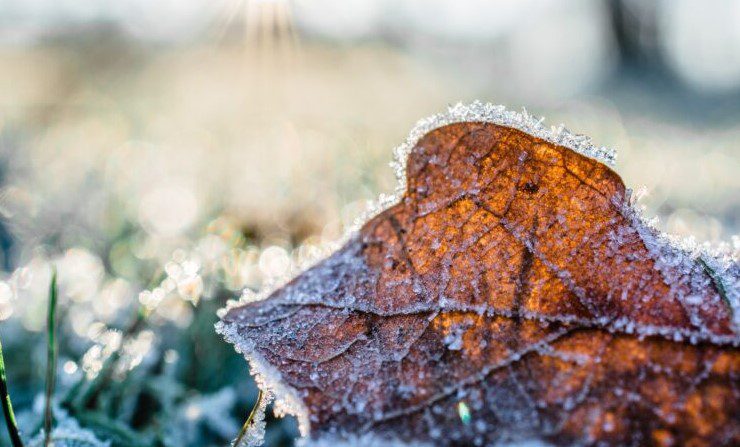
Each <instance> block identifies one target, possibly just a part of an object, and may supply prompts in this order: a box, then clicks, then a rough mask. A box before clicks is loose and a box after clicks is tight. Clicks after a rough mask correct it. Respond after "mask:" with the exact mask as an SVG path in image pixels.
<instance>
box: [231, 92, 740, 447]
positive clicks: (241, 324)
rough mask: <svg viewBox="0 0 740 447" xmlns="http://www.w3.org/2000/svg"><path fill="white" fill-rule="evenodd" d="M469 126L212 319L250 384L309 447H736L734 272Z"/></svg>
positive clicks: (603, 174) (550, 149)
mask: <svg viewBox="0 0 740 447" xmlns="http://www.w3.org/2000/svg"><path fill="white" fill-rule="evenodd" d="M474 107H488V106H481V105H475V106H474ZM489 110H490V109H489ZM495 111H499V109H495ZM502 113H504V112H502ZM505 113H509V112H505ZM502 116H504V117H506V116H509V117H511V116H514V115H511V114H510V113H509V115H502ZM472 118H473V119H471V120H469V121H464V122H457V123H451V124H447V125H443V126H441V127H437V128H434V129H433V130H431V131H429V132H428V133H426V134H425V135H423V136H422V137H421V138H418V139H417V140H414V139H413V138H412V146H413V148H412V149H411V153H410V155H409V159H408V163H407V166H406V173H405V174H406V175H405V177H406V179H407V185H406V190H405V193H404V194H403V196H402V197H400V198H399V200H398V202H397V203H396V204H395V205H393V206H391V207H389V208H387V209H386V210H384V211H382V212H380V213H379V214H377V215H376V216H375V217H373V218H372V219H371V220H369V221H368V222H367V223H366V224H365V225H364V226H363V227H362V228H361V229H360V230H359V232H358V233H357V234H355V235H354V236H353V237H352V238H351V239H350V240H349V242H347V243H346V244H345V245H344V246H343V247H342V248H341V249H339V250H338V251H337V252H336V253H334V254H333V255H332V256H331V257H329V258H327V259H325V260H324V261H322V262H320V263H318V264H317V265H316V266H315V267H313V268H312V269H309V270H308V271H306V272H304V273H303V274H301V275H300V276H298V277H297V278H295V279H294V280H293V281H291V282H290V283H289V284H287V285H285V286H284V287H282V288H280V289H279V290H277V291H275V292H274V293H272V294H271V295H270V296H269V297H268V298H267V299H265V300H262V301H257V302H253V303H247V304H242V305H240V306H238V307H235V308H232V309H231V310H229V311H228V312H227V313H226V314H225V316H224V317H223V322H222V325H221V327H220V330H221V332H223V333H224V334H225V335H226V336H227V338H228V339H230V340H231V341H233V342H235V343H236V345H237V347H238V348H239V349H240V350H242V351H245V352H246V353H247V354H248V357H249V358H250V359H251V360H252V361H253V368H254V369H255V371H256V372H259V373H261V374H262V379H261V380H263V381H266V382H265V383H263V385H264V386H266V387H268V388H269V387H273V388H274V387H276V386H279V387H282V390H283V391H284V393H283V394H285V395H286V396H289V397H290V398H291V399H292V401H293V403H292V404H293V406H294V407H297V408H300V411H299V412H301V413H303V415H304V418H305V420H304V421H303V422H304V428H308V427H310V436H311V437H313V438H321V437H325V436H329V437H335V438H338V439H347V438H351V437H357V436H367V434H368V433H371V434H373V435H374V436H376V437H380V438H389V439H398V440H402V441H416V442H428V443H431V444H433V445H491V444H495V443H498V442H508V441H517V440H526V439H540V440H545V441H547V442H550V443H554V444H560V445H570V444H584V445H592V444H599V445H660V446H670V445H696V446H703V445H706V446H719V445H739V444H740V389H739V387H738V386H739V385H740V380H739V379H740V353H739V352H738V348H737V346H738V344H739V343H740V336H739V335H738V334H739V331H738V321H737V317H733V303H736V302H737V294H738V290H737V284H738V282H737V278H738V276H739V275H738V271H739V269H738V264H737V262H736V261H730V262H729V263H725V264H722V263H721V262H719V261H717V260H715V259H713V258H709V257H707V256H706V255H705V254H702V255H697V254H696V253H690V252H687V251H685V250H682V249H681V248H679V247H677V246H674V245H673V244H671V243H669V242H668V241H667V240H666V239H665V238H664V237H663V236H661V235H659V234H658V233H657V232H656V231H655V230H654V229H652V228H650V227H649V226H648V225H646V224H645V223H644V222H643V221H642V220H641V218H640V216H639V214H638V213H636V212H635V210H634V209H633V207H632V206H631V205H630V203H629V192H628V190H627V189H626V188H625V186H624V184H623V183H622V180H621V179H620V178H619V176H618V175H617V174H616V173H614V171H612V170H611V169H610V168H608V167H607V166H605V165H604V164H602V163H601V162H599V161H597V160H594V159H593V158H590V157H588V156H586V155H584V154H582V153H579V152H578V151H576V150H573V149H571V148H569V147H566V146H564V145H558V144H554V143H553V142H552V140H555V139H556V138H557V135H553V134H548V133H546V132H545V131H542V130H541V128H540V127H537V126H539V123H537V124H531V123H529V122H528V121H526V119H521V120H520V121H516V120H513V121H512V122H510V123H509V122H505V123H502V122H500V121H502V120H501V119H499V120H498V121H499V122H496V121H497V120H491V121H494V122H484V121H486V120H483V119H480V120H478V119H475V117H472ZM452 121H454V120H452ZM459 121H460V120H459ZM442 124H444V122H443V123H442ZM502 124H508V125H502ZM528 126H529V127H528ZM516 127H518V128H525V129H526V130H530V128H531V130H532V131H531V132H523V131H522V130H519V129H517V128H516ZM530 133H532V134H535V135H538V134H541V135H540V136H542V135H544V136H545V137H547V139H544V138H538V137H536V136H533V135H531V134H530ZM569 138H571V139H570V140H567V141H564V143H566V144H569V145H570V146H571V147H575V148H576V149H579V148H582V147H584V145H583V144H581V143H580V142H579V141H574V140H573V138H575V137H569ZM548 140H551V141H548ZM700 256H703V257H704V258H702V257H700ZM720 270H722V271H721V272H720ZM735 305H736V304H735ZM270 377H271V378H272V380H273V381H272V382H270V380H271V379H270ZM278 378H279V382H280V384H279V385H278V384H277V383H278ZM293 410H294V411H295V410H296V408H294V409H293ZM355 439H357V438H355Z"/></svg>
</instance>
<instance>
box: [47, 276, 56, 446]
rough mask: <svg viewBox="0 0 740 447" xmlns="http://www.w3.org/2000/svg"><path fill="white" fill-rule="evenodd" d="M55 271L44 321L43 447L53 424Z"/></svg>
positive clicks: (49, 442) (48, 439) (49, 441)
mask: <svg viewBox="0 0 740 447" xmlns="http://www.w3.org/2000/svg"><path fill="white" fill-rule="evenodd" d="M57 297H58V291H57V270H56V268H54V269H53V270H52V273H51V284H50V285H49V312H48V318H47V321H46V328H47V334H48V345H47V350H46V407H45V409H44V446H46V447H48V446H50V445H51V430H52V425H53V424H54V415H53V414H52V409H51V406H52V398H53V397H54V382H55V381H56V374H57V368H56V364H57V346H56V329H57V324H56V314H57Z"/></svg>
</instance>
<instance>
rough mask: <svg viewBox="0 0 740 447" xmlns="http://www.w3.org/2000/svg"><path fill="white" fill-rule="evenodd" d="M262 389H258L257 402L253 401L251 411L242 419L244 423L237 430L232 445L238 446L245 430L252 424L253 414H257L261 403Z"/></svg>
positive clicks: (245, 432)
mask: <svg viewBox="0 0 740 447" xmlns="http://www.w3.org/2000/svg"><path fill="white" fill-rule="evenodd" d="M262 398H263V395H262V390H259V393H258V394H257V402H255V403H254V407H252V411H251V412H250V413H249V417H248V418H247V420H246V421H244V425H242V429H241V430H239V435H238V436H237V437H236V439H235V440H234V447H239V444H241V442H242V440H244V436H245V435H246V434H247V430H249V426H250V425H252V421H253V420H254V416H255V415H256V414H257V410H258V409H259V407H260V405H261V404H262Z"/></svg>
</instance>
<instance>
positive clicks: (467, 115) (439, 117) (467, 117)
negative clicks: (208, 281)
mask: <svg viewBox="0 0 740 447" xmlns="http://www.w3.org/2000/svg"><path fill="white" fill-rule="evenodd" d="M461 122H482V123H492V124H496V125H500V126H505V127H511V128H514V129H517V130H520V131H522V132H525V133H527V134H529V135H532V136H534V137H537V138H541V139H543V140H545V141H548V142H550V143H553V144H556V145H559V146H564V147H566V148H569V149H571V150H573V151H575V152H577V153H579V154H581V155H584V156H586V157H589V158H592V159H594V160H596V161H598V162H600V163H604V164H606V165H607V166H609V167H612V168H613V167H614V165H615V162H616V158H617V153H616V151H615V150H614V149H609V148H606V147H603V146H597V145H595V144H593V142H592V141H591V138H589V137H588V136H585V135H580V134H574V133H572V132H570V131H569V130H568V129H567V128H566V127H565V126H564V125H562V124H561V125H559V126H551V127H548V126H545V125H544V118H537V117H535V116H532V115H530V114H529V113H528V112H527V111H526V109H522V112H516V111H512V110H507V109H506V107H504V106H502V105H494V104H490V103H483V102H480V101H474V102H472V103H470V104H463V103H457V104H455V105H453V106H450V107H448V109H447V111H446V112H444V113H439V114H436V115H433V116H430V117H428V118H424V119H421V120H419V121H418V122H417V123H416V125H415V126H414V127H413V128H412V129H411V132H410V133H409V135H408V137H407V138H406V140H405V141H404V142H403V143H402V144H401V145H400V146H398V147H396V148H395V149H394V150H393V155H394V156H393V161H391V163H390V164H391V167H392V168H393V170H394V171H395V174H396V178H397V180H398V183H397V186H396V190H395V191H394V193H393V194H380V196H379V197H378V198H377V199H376V200H375V201H374V202H370V203H368V206H367V209H366V211H365V212H364V213H363V214H362V215H361V216H360V217H359V218H358V219H357V220H356V221H355V222H354V224H353V225H352V226H351V227H350V228H348V229H347V231H346V232H345V234H344V236H343V237H342V238H341V239H340V240H338V241H335V242H333V243H331V244H328V245H327V246H325V247H322V250H320V251H319V253H318V254H317V255H316V258H315V259H313V260H312V261H313V262H312V264H316V263H317V262H320V261H321V260H323V259H324V258H326V257H328V256H330V255H332V254H333V253H334V252H335V251H336V250H337V249H338V248H339V247H341V246H342V245H343V244H344V243H345V242H346V241H348V240H349V239H350V238H351V237H352V236H353V235H355V234H356V233H357V232H358V230H359V229H360V228H361V227H362V225H364V224H365V223H366V222H367V221H368V220H369V219H370V218H372V217H373V216H375V215H377V214H378V213H380V212H382V211H384V210H386V209H388V208H390V207H392V206H394V205H396V204H397V203H398V202H399V201H400V200H401V198H402V197H403V195H404V193H405V191H406V163H407V160H408V157H409V154H410V153H411V151H412V149H413V148H414V147H415V146H416V144H417V143H418V142H419V140H420V139H421V138H422V137H424V135H426V134H427V133H429V132H431V131H433V130H435V129H438V128H441V127H444V126H447V125H449V124H454V123H461ZM627 193H628V196H629V197H634V195H633V193H632V191H631V190H629V189H628V190H627ZM623 212H624V214H625V216H626V217H628V218H629V220H630V221H631V222H632V223H633V225H634V226H635V228H637V230H638V232H639V234H640V237H641V238H642V240H643V242H644V243H645V245H646V246H647V247H648V249H649V250H650V252H651V253H652V254H653V255H654V256H655V259H656V260H657V262H656V267H657V268H658V269H659V270H661V272H662V271H664V270H665V271H666V272H667V271H669V270H670V268H675V267H676V266H678V265H686V264H687V263H689V262H692V261H696V260H697V259H700V260H701V261H702V262H703V264H704V265H705V266H706V267H707V268H708V269H711V272H712V274H711V276H712V277H713V279H715V280H716V281H719V282H720V283H721V284H722V287H723V288H724V291H725V294H726V296H725V298H726V299H727V301H728V304H729V305H730V307H731V309H732V315H733V323H734V326H735V331H736V332H739V331H740V329H738V328H740V275H738V274H737V272H738V270H739V269H738V257H737V253H738V252H739V251H740V237H737V236H735V237H733V240H732V244H728V243H723V244H719V245H711V244H709V243H703V244H697V243H696V241H695V240H694V239H693V238H683V237H679V236H674V235H669V234H665V233H662V232H661V231H660V230H658V229H657V228H656V223H657V219H656V218H648V217H646V216H645V215H644V207H642V206H640V205H638V204H637V203H636V200H633V199H630V201H629V204H628V205H627V206H626V209H624V210H623ZM666 258H668V261H666ZM302 271H305V268H300V269H296V268H291V269H289V274H287V275H285V276H283V277H279V278H268V279H267V280H266V281H265V285H264V286H263V287H262V288H261V290H259V291H257V292H253V291H251V290H245V291H244V293H243V294H242V297H241V298H240V299H239V300H230V301H229V302H228V303H227V304H226V307H224V308H223V309H221V310H219V312H218V315H219V317H223V316H224V315H226V313H227V312H228V311H229V310H230V309H232V308H234V307H237V306H240V305H242V304H246V303H249V302H254V301H260V300H263V299H265V298H267V297H268V296H269V295H271V294H272V293H273V292H274V291H275V290H277V289H278V288H280V287H282V286H283V285H284V284H286V283H287V282H289V281H290V280H292V279H293V278H294V277H295V276H297V275H298V274H300V273H301V272H302ZM670 279H671V278H669V277H667V276H666V277H665V280H666V282H668V283H670V282H669V281H670ZM655 329H656V330H655V331H653V332H650V331H648V332H646V333H643V334H642V335H651V334H654V333H661V331H660V330H659V328H655ZM216 331H217V332H218V333H219V334H221V335H222V336H223V337H224V339H225V340H226V341H227V342H229V343H232V344H233V345H234V347H235V349H236V351H237V352H239V353H241V354H242V355H244V357H245V358H246V359H247V361H248V362H249V365H250V373H251V374H252V375H253V376H254V377H255V381H256V383H257V386H259V388H260V389H261V390H262V391H263V393H264V397H265V398H264V399H263V402H262V404H261V405H260V407H261V408H259V409H258V410H259V413H258V414H257V417H256V420H255V424H253V427H252V429H251V432H250V433H249V436H248V440H247V443H246V445H248V446H254V445H260V442H261V439H262V436H263V435H264V412H265V407H266V406H267V403H269V402H272V401H274V405H273V407H274V411H275V414H276V415H277V416H284V415H288V414H290V415H293V416H295V417H296V418H297V419H298V425H299V429H300V432H301V435H302V436H303V437H304V440H306V441H307V444H305V445H317V446H318V445H324V444H321V442H322V441H321V440H318V441H308V436H309V432H310V426H309V418H308V410H307V409H306V407H305V405H304V404H303V402H302V401H301V399H300V398H299V397H298V393H297V392H296V390H295V389H293V388H292V387H290V386H289V385H287V384H285V383H284V382H283V381H282V380H281V375H280V372H279V371H278V370H277V369H276V368H275V367H274V366H272V365H271V364H269V362H267V361H266V360H265V359H264V358H263V357H262V356H261V355H260V354H259V353H258V352H257V350H256V349H255V347H254V346H253V345H252V344H251V343H250V342H249V341H247V340H244V339H242V338H241V337H239V335H238V333H237V329H236V327H234V326H229V325H226V324H224V323H223V322H218V323H217V324H216ZM677 335H678V336H679V339H680V337H681V336H682V335H681V334H677ZM722 342H723V343H726V342H727V341H726V340H722ZM733 344H736V345H737V343H733ZM345 442H349V441H345ZM357 442H359V444H358V443H357ZM379 442H381V440H378V439H376V438H373V437H367V438H366V437H363V438H358V439H356V440H352V442H350V443H348V444H347V445H363V446H368V447H369V446H376V445H378V446H379V445H383V446H389V445H396V443H393V441H392V440H385V441H383V442H381V443H379ZM388 442H390V444H388ZM332 443H333V444H331V445H335V444H336V443H334V441H332ZM397 444H398V445H400V443H397ZM327 445H328V444H327ZM337 445H338V444H337ZM404 445H406V444H404ZM236 447H239V446H236Z"/></svg>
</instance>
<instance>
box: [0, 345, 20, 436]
mask: <svg viewBox="0 0 740 447" xmlns="http://www.w3.org/2000/svg"><path fill="white" fill-rule="evenodd" d="M0 399H2V405H3V414H4V415H5V425H6V426H7V427H8V435H9V436H10V441H11V442H12V443H13V447H23V441H22V440H21V434H20V432H19V431H18V424H16V422H15V413H13V403H12V402H11V401H10V393H8V379H7V377H6V375H5V358H4V357H3V345H2V343H0Z"/></svg>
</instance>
